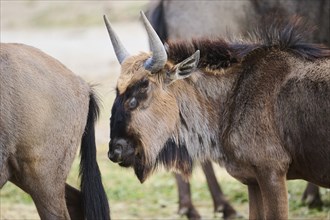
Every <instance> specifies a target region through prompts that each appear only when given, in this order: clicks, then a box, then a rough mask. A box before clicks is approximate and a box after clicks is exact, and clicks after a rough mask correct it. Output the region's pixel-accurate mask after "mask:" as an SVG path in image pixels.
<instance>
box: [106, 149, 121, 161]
mask: <svg viewBox="0 0 330 220" xmlns="http://www.w3.org/2000/svg"><path fill="white" fill-rule="evenodd" d="M116 147H117V146H116ZM108 157H109V159H110V160H111V161H113V162H121V160H122V149H121V147H120V148H116V149H114V150H113V151H109V153H108Z"/></svg>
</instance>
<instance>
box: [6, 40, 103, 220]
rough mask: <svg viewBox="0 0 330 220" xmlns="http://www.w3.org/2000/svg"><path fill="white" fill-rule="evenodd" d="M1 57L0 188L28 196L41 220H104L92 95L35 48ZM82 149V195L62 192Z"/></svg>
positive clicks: (11, 48) (11, 49) (9, 48)
mask: <svg viewBox="0 0 330 220" xmlns="http://www.w3.org/2000/svg"><path fill="white" fill-rule="evenodd" d="M0 51H1V55H0V63H1V66H0V68H1V74H0V83H1V88H0V98H1V109H0V110H1V115H0V116H1V117H0V156H1V161H0V171H1V172H0V188H2V186H3V185H4V184H5V183H6V182H7V181H11V182H13V183H14V184H15V185H17V186H19V187H20V188H21V189H23V190H24V191H25V192H27V193H28V194H30V195H31V197H32V199H33V201H34V203H35V205H36V207H37V210H38V213H39V215H40V218H41V219H70V218H72V219H84V216H85V217H86V218H87V219H109V207H108V202H107V198H106V195H105V192H104V189H103V186H102V183H101V177H100V172H99V169H98V165H97V161H96V149H95V138H94V121H95V120H96V118H97V115H98V106H97V102H96V99H95V97H94V94H93V91H92V89H91V87H90V86H89V85H88V84H87V83H86V82H85V81H83V80H82V79H81V78H80V77H78V76H76V75H74V74H73V73H72V72H71V71H70V70H68V69H67V68H66V67H65V66H64V65H63V64H61V63H60V62H59V61H57V60H56V59H54V58H52V57H50V56H48V55H46V54H45V53H43V52H41V51H40V50H38V49H36V48H33V47H30V46H27V45H23V44H1V49H0ZM80 144H81V151H80V152H81V157H82V158H81V163H80V174H81V176H82V177H81V178H82V180H81V181H82V183H81V193H80V192H79V191H78V190H75V189H74V188H73V187H71V186H69V185H66V184H65V182H66V178H67V176H68V173H69V171H70V168H71V165H72V162H73V160H74V157H75V155H76V151H77V148H78V146H79V145H80ZM66 200H67V201H66ZM68 209H69V210H68Z"/></svg>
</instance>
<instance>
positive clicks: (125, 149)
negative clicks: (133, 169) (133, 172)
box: [108, 138, 134, 167]
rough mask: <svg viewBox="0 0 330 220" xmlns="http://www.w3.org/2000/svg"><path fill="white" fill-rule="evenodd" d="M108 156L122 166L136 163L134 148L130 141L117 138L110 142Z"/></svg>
mask: <svg viewBox="0 0 330 220" xmlns="http://www.w3.org/2000/svg"><path fill="white" fill-rule="evenodd" d="M108 157H109V159H110V160H111V161H112V162H114V163H119V165H120V166H124V167H128V166H132V165H133V164H134V148H133V147H132V144H131V143H130V142H129V141H127V140H125V139H123V138H119V139H117V138H115V139H114V140H111V141H110V143H109V152H108Z"/></svg>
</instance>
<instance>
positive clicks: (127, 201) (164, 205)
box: [0, 144, 330, 219]
mask: <svg viewBox="0 0 330 220" xmlns="http://www.w3.org/2000/svg"><path fill="white" fill-rule="evenodd" d="M106 152H107V146H106V145H105V144H104V145H102V146H100V148H99V149H98V161H99V166H100V169H101V172H102V175H103V183H104V186H105V189H106V193H107V195H108V198H109V202H110V207H111V214H112V218H113V219H185V217H180V216H179V215H178V214H177V209H178V198H177V188H176V183H175V179H174V177H173V175H172V174H170V173H167V172H165V171H163V170H159V171H158V172H156V173H155V174H154V175H152V176H151V177H150V178H149V179H148V180H147V181H146V182H145V183H143V184H140V182H139V181H138V179H137V178H136V177H135V175H134V172H133V170H132V169H125V168H121V167H119V166H118V165H116V164H114V163H112V162H110V161H109V160H108V159H107V156H106ZM78 165H79V158H76V159H75V161H74V164H73V167H72V170H71V172H70V175H69V178H68V182H69V183H70V184H71V185H73V186H76V187H77V186H78V185H79V180H78V178H77V176H78ZM214 167H215V171H216V175H217V177H218V180H219V182H220V183H221V187H222V189H223V191H224V193H225V194H226V196H227V198H228V200H229V201H231V203H232V205H233V206H234V207H235V208H236V209H237V210H238V211H239V212H240V213H241V214H242V215H243V217H245V218H247V217H248V196H247V188H246V186H244V185H243V184H241V183H239V182H238V181H236V180H234V179H233V178H232V177H230V176H229V175H228V174H227V173H226V171H224V170H223V169H221V168H219V167H217V165H215V166H214ZM305 186H306V182H305V181H300V180H295V181H289V182H288V191H289V195H290V196H289V198H290V199H289V205H290V219H328V216H329V213H330V192H329V191H328V190H326V189H324V188H322V189H321V194H322V199H323V201H324V203H325V206H324V207H323V209H322V210H316V209H308V208H307V207H306V206H305V205H304V204H302V203H301V195H302V192H303V190H304V189H305ZM191 187H192V189H191V191H192V198H193V201H194V204H195V206H196V207H197V209H198V210H199V212H200V214H201V215H202V216H203V219H219V218H221V215H220V214H216V215H215V214H214V213H213V204H212V199H211V196H210V193H209V191H208V188H207V184H206V180H205V177H204V175H203V173H202V171H201V169H200V168H196V169H195V172H194V173H193V176H192V180H191ZM0 198H1V200H0V206H1V207H0V208H1V209H0V219H13V218H14V219H22V218H23V219H35V218H36V216H37V214H36V211H35V209H34V204H33V202H32V200H31V198H30V197H29V196H28V195H27V194H25V193H24V192H23V191H22V190H20V189H19V188H17V187H16V186H14V185H13V184H11V183H7V184H6V185H5V186H4V187H3V189H1V192H0Z"/></svg>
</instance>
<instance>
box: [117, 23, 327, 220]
mask: <svg viewBox="0 0 330 220" xmlns="http://www.w3.org/2000/svg"><path fill="white" fill-rule="evenodd" d="M278 25H280V26H277V24H275V25H273V26H271V29H270V30H266V31H264V32H258V33H260V36H262V37H263V38H262V39H263V40H261V41H259V42H255V44H251V42H250V41H246V42H243V43H240V44H237V43H230V42H229V43H228V44H227V45H228V46H225V47H224V49H225V50H223V51H230V52H231V53H230V54H234V57H237V59H235V62H233V63H232V62H231V65H229V66H227V67H226V68H222V66H220V67H216V68H210V67H209V66H208V65H202V66H199V68H198V69H196V70H192V72H191V73H190V75H189V77H188V76H186V78H185V79H178V80H176V79H173V78H172V77H171V74H172V73H174V72H176V71H177V69H175V67H176V66H177V65H175V66H173V65H174V64H176V62H177V61H178V60H179V59H177V60H176V59H175V58H173V56H175V57H178V56H180V55H181V54H180V53H178V52H177V53H176V52H173V51H175V46H176V45H175V44H174V46H173V45H171V44H170V45H169V62H168V64H167V65H166V66H165V67H164V69H163V70H162V71H160V72H159V73H156V74H153V75H152V74H150V72H148V71H146V70H143V68H142V69H139V70H137V71H138V72H139V77H138V79H135V80H136V81H139V80H142V79H144V78H148V79H150V83H149V87H148V90H147V94H146V95H145V96H146V97H145V98H144V99H141V100H139V105H138V106H137V107H136V108H135V109H133V110H131V109H128V108H125V106H124V107H123V108H122V107H121V105H120V103H118V102H116V101H115V105H114V106H113V113H114V114H113V115H112V119H111V132H113V131H115V129H116V128H115V125H116V123H117V122H116V120H118V114H122V113H125V114H126V115H128V117H127V118H124V119H123V121H122V123H123V124H122V125H123V127H121V129H119V131H116V132H115V133H111V138H112V140H111V141H112V142H111V143H110V152H111V151H113V149H112V148H116V141H115V140H116V139H117V138H121V139H124V140H125V141H127V142H128V143H129V144H128V145H127V146H125V147H128V148H130V147H133V148H134V149H135V154H136V155H137V156H139V155H140V156H139V157H141V158H142V160H136V161H135V162H134V163H133V164H131V165H132V166H134V167H140V168H141V167H142V168H143V167H144V166H146V167H150V166H156V162H159V160H157V158H166V155H163V153H164V152H166V151H162V148H166V147H167V146H168V145H167V143H168V140H172V141H174V143H173V144H174V145H176V146H178V147H180V146H186V147H187V150H188V154H189V157H190V158H192V159H193V160H199V161H203V160H205V159H212V160H214V161H218V162H219V163H224V165H225V167H226V169H227V171H228V172H229V173H230V174H231V175H232V176H234V177H235V178H237V179H238V180H240V181H241V182H243V183H245V184H247V185H248V189H249V200H250V218H251V219H270V218H275V219H286V218H287V217H288V209H287V190H286V185H285V180H286V178H289V179H291V178H302V179H305V180H308V181H310V182H314V183H316V184H319V185H321V186H324V187H330V176H329V172H328V171H329V167H328V164H329V163H328V162H329V161H328V160H327V158H326V157H325V156H323V155H328V156H329V154H330V150H329V146H330V145H329V144H330V140H329V124H330V121H329V120H330V118H329V115H330V112H329V109H330V108H329V106H330V103H329V100H328V99H327V98H326V97H328V96H329V95H330V94H329V93H330V76H329V65H330V60H329V57H330V50H329V49H327V48H325V47H323V46H319V45H312V44H307V43H305V42H304V41H303V39H302V38H300V34H301V33H300V32H299V30H300V29H299V27H297V25H299V22H298V21H297V20H294V22H293V23H292V24H291V26H290V25H287V26H286V25H284V26H283V24H282V23H278ZM264 34H267V36H266V35H264ZM195 42H198V41H195ZM216 43H217V42H216ZM220 44H221V45H224V44H223V43H222V42H220ZM187 45H188V46H187V47H182V46H180V51H188V50H192V51H193V50H196V49H200V51H201V60H202V61H203V56H210V57H212V59H211V60H210V62H211V63H213V62H214V61H215V60H216V59H219V62H221V61H222V57H223V56H220V55H218V54H217V53H212V52H211V51H210V53H209V54H208V53H207V52H208V50H206V49H205V48H212V47H209V46H208V45H206V47H205V48H204V47H203V43H200V44H196V43H192V44H187ZM196 45H200V47H197V46H196ZM182 48H183V49H182ZM171 51H172V52H171ZM217 51H218V50H217ZM171 53H172V54H174V55H173V56H171ZM190 55H191V54H190ZM212 55H214V57H213V56H212ZM138 58H139V57H138ZM186 58H187V57H186ZM132 59H134V58H132ZM144 60H145V59H144V58H143V59H141V60H136V61H135V62H141V63H143V62H144ZM236 60H237V61H238V62H236ZM205 62H207V59H205ZM124 63H125V62H124ZM141 66H142V65H141ZM219 68H221V71H220V69H219ZM213 69H219V70H216V74H212V72H213ZM126 72H129V70H127V69H124V68H123V71H122V73H121V74H125V73H126ZM141 72H144V74H141ZM210 72H211V74H210ZM133 75H134V74H133ZM120 79H121V78H120ZM120 79H119V81H118V84H120V83H121V82H120ZM152 79H162V80H159V81H155V80H152ZM155 82H157V83H155ZM158 82H159V83H158ZM129 87H131V88H133V87H134V85H132V84H131V85H129ZM321 91H322V92H321ZM136 93H137V94H138V92H136ZM136 93H129V94H126V93H125V92H124V93H122V97H121V98H122V101H123V102H125V100H126V99H127V100H129V99H131V98H132V97H131V96H130V95H133V96H134V94H136ZM125 95H127V96H125ZM117 98H118V97H117ZM308 98H309V99H308ZM291 99H292V101H291ZM145 100H148V105H147V106H145V105H144V103H145ZM295 100H296V101H297V103H295V102H294V101H295ZM155 102H157V103H155ZM309 102H311V104H309ZM309 105H311V106H309ZM302 106H304V108H302ZM316 106H317V108H316ZM154 107H157V108H161V109H160V110H158V111H154ZM301 108H302V109H301ZM119 109H120V111H119V112H118V110H119ZM300 111H302V113H301V112H300ZM121 112H122V113H121ZM155 113H157V114H155ZM159 113H162V114H159ZM319 115H320V116H319ZM320 117H322V118H320ZM173 118H174V119H175V118H176V121H173V120H172V119H173ZM291 120H292V121H293V122H295V120H298V121H297V123H292V122H291ZM299 122H300V123H302V124H306V125H305V126H301V124H300V123H299ZM173 123H174V125H175V126H174V129H173ZM290 123H291V125H290ZM288 125H290V126H288ZM318 125H319V127H318V128H317V126H318ZM148 127H151V128H152V129H150V130H149V129H148ZM309 127H310V128H312V129H311V130H305V129H308V128H309ZM126 128H129V129H126ZM317 130H319V133H317V132H316V131H317ZM142 132H148V133H144V134H143V133H142ZM137 133H138V134H139V135H136V134H137ZM287 135H289V136H287ZM306 135H307V136H306ZM305 136H306V137H305ZM302 137H304V138H302ZM113 139H114V141H113ZM301 139H303V140H304V141H302V140H301ZM136 140H139V141H136ZM315 142H317V143H315ZM301 147H303V149H301ZM310 148H314V151H311V149H310ZM123 149H124V152H125V148H124V147H123ZM307 152H308V153H307ZM306 153H307V154H306ZM178 154H180V151H178ZM312 154H313V155H312ZM141 155H142V156H141ZM305 155H308V157H310V159H308V157H307V156H305ZM176 158H178V161H177V163H180V164H181V166H175V168H176V169H179V171H181V172H182V173H186V175H189V174H190V173H187V170H188V171H189V169H183V168H184V167H186V166H187V165H188V164H187V161H188V160H183V159H181V160H180V158H181V157H180V155H179V156H177V157H176ZM124 160H125V158H124ZM162 160H163V161H164V159H162ZM165 161H166V160H165ZM172 164H176V163H172ZM144 171H146V172H144ZM144 171H143V170H140V171H139V172H136V174H137V176H138V177H139V179H140V180H142V181H143V180H145V179H146V178H147V176H148V175H149V174H150V172H151V171H152V169H150V168H148V169H146V170H144Z"/></svg>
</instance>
